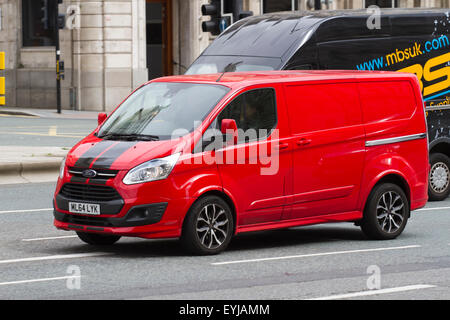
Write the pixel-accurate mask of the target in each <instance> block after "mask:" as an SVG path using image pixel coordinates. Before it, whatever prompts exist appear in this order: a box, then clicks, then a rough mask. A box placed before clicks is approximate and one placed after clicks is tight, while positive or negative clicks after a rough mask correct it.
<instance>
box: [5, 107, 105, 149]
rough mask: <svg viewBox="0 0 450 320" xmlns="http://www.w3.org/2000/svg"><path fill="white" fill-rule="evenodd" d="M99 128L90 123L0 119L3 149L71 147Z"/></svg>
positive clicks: (20, 118) (67, 120) (30, 118)
mask: <svg viewBox="0 0 450 320" xmlns="http://www.w3.org/2000/svg"><path fill="white" fill-rule="evenodd" d="M96 127H97V121H96V120H90V119H89V120H88V119H84V120H80V119H54V118H35V117H25V116H9V115H0V145H1V146H51V147H72V146H73V145H75V144H76V143H77V142H78V141H80V140H81V139H83V138H84V137H85V136H86V135H88V134H89V133H90V132H92V131H93V130H94V129H95V128H96Z"/></svg>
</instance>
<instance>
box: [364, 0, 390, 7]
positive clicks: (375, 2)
mask: <svg viewBox="0 0 450 320" xmlns="http://www.w3.org/2000/svg"><path fill="white" fill-rule="evenodd" d="M370 6H378V7H380V8H398V0H366V1H365V7H366V8H368V7H370Z"/></svg>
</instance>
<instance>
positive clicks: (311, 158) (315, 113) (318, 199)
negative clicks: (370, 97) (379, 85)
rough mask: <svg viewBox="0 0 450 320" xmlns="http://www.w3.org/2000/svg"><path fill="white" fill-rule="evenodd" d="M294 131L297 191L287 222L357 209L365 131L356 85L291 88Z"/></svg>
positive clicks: (289, 101) (287, 91)
mask: <svg viewBox="0 0 450 320" xmlns="http://www.w3.org/2000/svg"><path fill="white" fill-rule="evenodd" d="M285 95H286V100H287V104H288V112H289V120H290V126H291V130H292V143H291V145H292V148H293V149H292V150H293V151H292V155H293V163H294V165H293V186H292V189H293V192H292V195H291V196H290V198H289V203H290V204H291V210H290V211H289V214H287V215H284V216H283V218H284V219H298V218H305V217H312V216H318V215H324V214H333V213H342V212H349V211H353V210H355V208H356V206H357V200H358V196H359V189H360V182H361V172H362V169H363V163H364V128H363V126H362V124H361V109H360V105H359V99H358V92H357V87H356V84H355V83H351V82H342V81H341V82H337V83H336V82H335V83H333V82H324V83H317V82H316V83H311V84H288V85H286V86H285Z"/></svg>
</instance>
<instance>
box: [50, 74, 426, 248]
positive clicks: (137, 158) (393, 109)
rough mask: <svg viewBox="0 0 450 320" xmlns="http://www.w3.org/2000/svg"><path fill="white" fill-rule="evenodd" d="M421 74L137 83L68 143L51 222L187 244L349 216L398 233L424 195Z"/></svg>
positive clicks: (372, 230) (382, 234) (91, 235)
mask: <svg viewBox="0 0 450 320" xmlns="http://www.w3.org/2000/svg"><path fill="white" fill-rule="evenodd" d="M428 171H429V161H428V143H427V127H426V121H425V114H424V104H423V101H422V97H421V92H420V87H419V83H418V80H417V78H416V77H415V76H414V75H412V74H406V73H397V72H395V73H394V72H392V73H391V72H361V71H270V72H252V73H223V74H210V75H193V76H174V77H165V78H159V79H156V80H153V81H150V82H148V83H146V84H145V85H143V86H141V87H140V88H139V89H137V90H136V91H135V92H133V93H132V94H131V95H130V96H129V97H128V98H127V99H125V101H124V102H123V103H122V104H121V105H120V106H119V107H118V108H117V109H116V110H115V111H114V112H113V113H111V115H109V117H107V118H106V120H105V115H104V114H100V115H99V126H98V128H97V129H96V130H94V131H93V132H92V133H91V134H90V135H89V136H87V137H86V138H85V139H83V140H82V141H80V142H79V143H78V144H77V145H76V146H74V147H73V148H72V150H71V151H70V152H69V153H68V155H67V157H66V159H65V160H64V161H63V163H62V165H61V172H60V177H59V179H58V183H57V186H56V192H55V195H54V208H55V210H54V217H55V220H54V225H55V226H56V227H57V228H59V229H63V230H73V231H76V232H77V234H78V236H79V237H80V238H81V240H83V241H85V242H87V243H89V244H95V245H99V244H112V243H114V242H116V241H117V240H118V239H119V238H120V237H121V236H132V237H142V238H181V240H182V243H183V244H184V245H185V246H186V248H187V249H189V250H190V251H191V252H193V253H197V254H215V253H218V252H220V251H222V250H224V249H225V248H226V247H227V245H228V243H229V241H230V239H231V238H232V236H233V235H235V234H238V233H242V232H248V231H259V230H267V229H276V228H289V227H295V226H301V225H308V224H317V223H325V222H339V221H349V222H354V223H355V224H356V225H359V226H361V228H362V230H363V232H364V233H365V234H366V235H367V236H368V238H372V239H393V238H396V237H397V236H398V235H400V233H401V232H402V231H403V229H404V228H405V225H406V222H407V220H408V218H409V217H410V211H411V210H415V209H418V208H421V207H423V206H424V205H425V203H426V202H427V182H428V181H427V179H428Z"/></svg>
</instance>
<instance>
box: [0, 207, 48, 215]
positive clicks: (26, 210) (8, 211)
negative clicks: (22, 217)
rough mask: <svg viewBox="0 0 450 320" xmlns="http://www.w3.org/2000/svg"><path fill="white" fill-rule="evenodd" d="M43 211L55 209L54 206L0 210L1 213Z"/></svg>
mask: <svg viewBox="0 0 450 320" xmlns="http://www.w3.org/2000/svg"><path fill="white" fill-rule="evenodd" d="M42 211H53V208H45V209H25V210H7V211H0V214H2V213H22V212H24V213H26V212H42Z"/></svg>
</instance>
